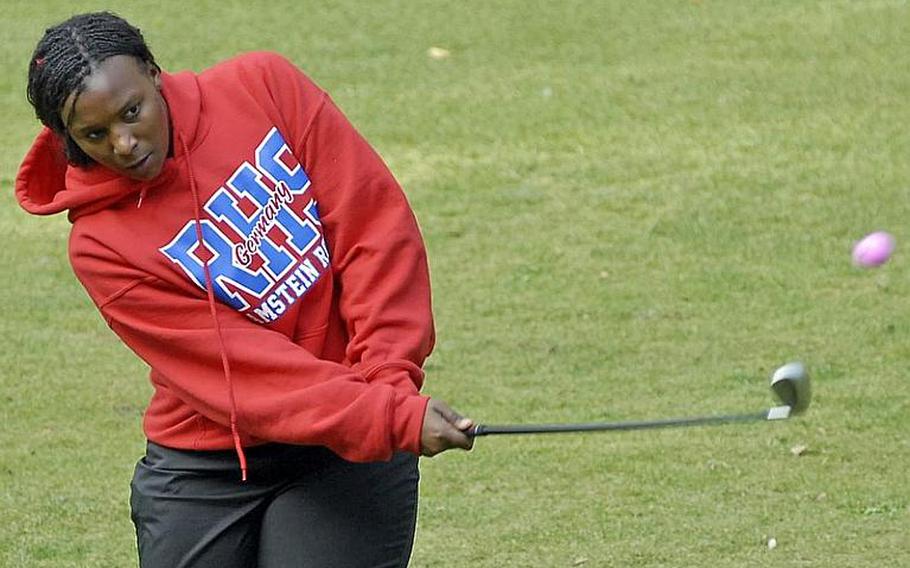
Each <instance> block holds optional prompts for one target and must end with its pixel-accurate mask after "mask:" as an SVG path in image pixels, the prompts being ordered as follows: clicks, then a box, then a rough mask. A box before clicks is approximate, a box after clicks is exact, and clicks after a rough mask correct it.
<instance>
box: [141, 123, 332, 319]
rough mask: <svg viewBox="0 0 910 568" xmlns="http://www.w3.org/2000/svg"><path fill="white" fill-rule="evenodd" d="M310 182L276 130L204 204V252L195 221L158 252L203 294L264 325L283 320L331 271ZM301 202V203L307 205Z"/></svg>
mask: <svg viewBox="0 0 910 568" xmlns="http://www.w3.org/2000/svg"><path fill="white" fill-rule="evenodd" d="M309 187H310V180H309V177H308V176H307V174H306V172H305V171H304V170H303V167H301V166H300V164H299V163H298V162H297V160H296V159H295V158H294V156H293V154H292V153H291V152H290V149H289V147H288V145H287V143H286V142H285V140H284V138H283V137H282V136H281V133H280V132H279V131H278V129H277V128H272V129H271V130H270V131H269V133H268V134H267V135H266V136H265V137H264V138H263V139H262V141H261V142H260V144H259V145H258V146H257V148H256V151H255V153H254V160H253V163H250V162H248V161H246V162H243V163H242V164H240V165H239V166H238V167H237V168H236V169H235V170H234V172H233V173H232V174H231V175H230V176H229V177H228V179H227V181H226V182H225V183H224V185H223V186H221V187H220V188H218V190H216V191H215V192H214V193H213V194H212V196H211V197H210V198H209V199H208V200H207V201H206V202H205V203H204V204H203V207H202V208H203V210H204V211H205V213H206V216H205V218H203V219H200V226H201V229H202V242H203V244H204V251H203V247H201V246H200V244H199V242H198V239H197V233H196V221H195V219H191V220H189V221H187V223H186V224H185V225H184V226H183V228H182V229H181V230H180V231H179V232H178V233H177V235H176V236H175V237H174V238H173V239H172V240H171V241H170V242H169V243H168V244H166V245H164V246H163V247H161V248H160V249H159V250H160V251H161V252H162V253H163V254H164V255H165V256H166V257H167V258H168V259H170V260H171V261H172V262H173V263H174V264H176V265H177V266H179V267H180V268H181V269H182V270H183V272H184V273H185V274H186V275H187V276H188V277H189V278H190V279H191V280H192V281H193V282H195V283H196V285H197V286H199V287H200V288H202V289H205V271H204V259H205V258H208V268H209V273H210V276H211V280H212V285H213V288H214V293H215V296H216V297H217V298H218V299H219V300H220V301H222V302H224V303H225V304H227V305H229V306H231V307H232V308H234V309H235V310H237V311H239V312H241V313H243V314H245V315H246V316H247V317H249V318H250V319H253V320H255V321H258V322H260V323H269V322H272V321H275V320H277V319H278V318H279V317H281V315H282V314H284V313H285V312H286V311H287V310H288V308H290V306H291V305H293V304H294V303H295V302H296V301H297V300H298V299H299V298H301V297H303V296H304V295H305V294H306V293H307V291H308V290H309V289H310V288H311V287H312V286H313V285H314V284H315V283H316V282H317V281H318V280H319V278H320V276H322V274H323V273H324V272H325V271H326V269H327V268H328V266H329V255H328V247H327V246H326V243H325V239H324V237H323V234H322V223H321V222H320V220H319V211H318V207H317V203H316V201H315V199H312V197H310V198H309V199H307V197H306V194H307V190H308V189H309ZM301 204H302V206H301Z"/></svg>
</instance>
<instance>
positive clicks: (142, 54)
mask: <svg viewBox="0 0 910 568" xmlns="http://www.w3.org/2000/svg"><path fill="white" fill-rule="evenodd" d="M115 55H131V56H133V57H135V58H136V59H138V60H140V61H142V62H144V63H146V64H148V65H152V66H154V67H155V68H156V69H159V70H160V67H158V64H157V63H155V57H154V56H153V55H152V53H151V51H149V48H148V46H147V45H146V44H145V39H144V38H143V37H142V33H141V32H140V31H139V28H135V27H133V26H132V25H130V23H129V22H127V21H126V20H124V19H123V18H121V17H119V16H117V15H115V14H113V13H111V12H92V13H88V14H79V15H77V16H73V17H72V18H70V19H68V20H66V21H64V22H61V23H59V24H57V25H56V26H53V27H51V28H48V29H47V30H46V31H45V32H44V37H42V38H41V41H39V42H38V46H37V47H36V48H35V52H34V54H32V59H31V62H30V63H29V66H28V102H29V103H31V105H32V107H34V109H35V114H36V116H37V117H38V120H40V121H41V123H42V124H44V125H45V126H47V127H48V128H50V129H51V130H53V131H54V132H56V133H57V135H58V136H60V138H61V139H62V140H63V142H64V147H65V149H66V156H67V159H68V160H69V161H70V163H71V164H73V165H76V166H88V165H90V164H92V163H93V160H92V159H91V158H90V157H88V155H86V153H85V152H83V151H82V149H81V148H79V146H78V145H77V144H76V142H75V141H74V140H73V139H72V138H71V137H70V136H69V134H68V132H67V126H68V124H67V123H66V122H64V120H63V116H62V112H63V105H64V103H65V102H66V100H67V98H69V97H70V95H74V97H75V98H74V99H73V107H75V104H76V100H77V99H78V97H79V95H80V94H81V93H82V91H83V89H84V88H85V79H86V78H87V77H88V76H89V75H91V74H92V72H93V71H95V70H96V69H97V68H98V66H100V65H101V63H102V62H103V61H104V60H105V59H107V58H109V57H113V56H115Z"/></svg>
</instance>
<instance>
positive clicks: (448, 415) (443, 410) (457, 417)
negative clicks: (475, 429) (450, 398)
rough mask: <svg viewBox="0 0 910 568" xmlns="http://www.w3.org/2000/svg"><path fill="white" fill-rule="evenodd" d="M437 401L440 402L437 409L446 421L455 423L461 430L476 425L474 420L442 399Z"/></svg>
mask: <svg viewBox="0 0 910 568" xmlns="http://www.w3.org/2000/svg"><path fill="white" fill-rule="evenodd" d="M436 402H437V403H438V406H437V409H438V411H439V413H440V414H441V415H442V416H443V418H445V419H446V421H448V422H449V423H450V424H453V425H454V426H455V427H456V428H458V429H459V430H467V429H468V428H470V427H472V426H473V425H474V421H473V420H471V419H470V418H466V417H464V416H462V415H461V414H459V413H458V412H456V411H455V410H454V409H453V408H452V407H450V406H449V405H448V404H446V403H444V402H442V401H441V400H439V401H436Z"/></svg>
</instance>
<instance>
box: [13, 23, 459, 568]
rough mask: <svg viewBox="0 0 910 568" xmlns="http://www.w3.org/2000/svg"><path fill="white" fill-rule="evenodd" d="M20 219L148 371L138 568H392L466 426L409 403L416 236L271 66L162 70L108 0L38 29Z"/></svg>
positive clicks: (422, 316)
mask: <svg viewBox="0 0 910 568" xmlns="http://www.w3.org/2000/svg"><path fill="white" fill-rule="evenodd" d="M28 99H29V101H30V102H31V104H32V106H33V107H34V109H35V112H36V114H37V116H38V118H39V120H40V121H41V122H42V123H43V125H44V128H43V129H42V130H41V131H40V133H39V134H38V136H37V138H36V139H35V141H34V143H33V145H32V146H31V148H30V149H29V150H28V153H27V155H26V157H25V159H24V161H23V163H22V166H21V168H20V170H19V174H18V177H17V179H16V196H17V198H18V200H19V203H20V204H21V205H22V207H23V208H25V209H26V210H27V211H28V212H30V213H32V214H36V215H48V214H54V213H60V212H66V213H67V215H68V218H69V220H70V221H71V223H72V230H71V234H70V238H69V257H70V261H71V264H72V267H73V270H74V272H75V274H76V276H77V277H78V279H79V281H80V282H81V283H82V285H83V286H84V287H85V289H86V291H87V292H88V295H89V296H90V297H91V299H92V301H93V302H94V303H95V305H96V306H97V308H98V310H99V311H100V313H101V315H102V317H103V318H104V320H105V322H107V324H108V326H109V327H110V328H111V330H112V331H113V332H114V333H115V334H116V335H117V336H118V337H119V338H120V339H121V340H122V341H123V343H125V344H126V345H127V346H128V347H129V348H130V349H131V350H132V351H134V352H135V353H136V355H138V356H139V357H140V358H141V359H142V360H143V361H144V362H145V363H146V364H147V365H148V366H149V368H150V374H149V379H150V381H151V385H152V387H153V394H152V397H151V400H150V402H149V405H148V408H147V410H146V413H145V417H144V421H143V426H144V431H145V435H146V437H147V439H148V443H147V452H146V455H145V456H144V457H142V459H141V460H140V461H139V463H138V464H137V466H136V470H135V475H134V477H133V481H132V484H131V490H132V492H131V499H130V506H131V512H132V519H133V522H134V524H135V527H136V533H137V541H138V550H139V558H140V565H141V566H143V567H145V568H175V567H190V566H200V567H218V568H231V567H238V568H239V567H256V566H258V567H262V568H269V567H293V566H307V567H356V566H389V567H392V566H405V565H407V563H408V559H409V556H410V552H411V546H412V542H413V538H414V529H415V522H416V513H417V494H418V487H417V484H418V468H417V461H418V459H417V458H418V456H419V455H421V454H422V455H425V456H432V455H434V454H437V453H439V452H442V451H445V450H448V449H451V448H462V449H469V448H470V447H471V443H472V438H471V437H470V436H469V435H467V432H468V430H469V429H470V428H471V427H472V426H473V423H472V421H471V420H470V419H467V418H464V417H462V416H460V415H459V414H458V413H456V412H455V411H453V410H452V409H451V408H449V407H448V406H447V405H446V404H445V403H443V402H441V401H437V400H433V399H430V398H428V397H426V396H423V395H421V394H419V390H420V388H421V386H422V384H423V379H424V373H423V371H422V370H421V366H422V364H423V362H424V359H425V358H426V357H427V356H428V355H429V353H430V351H431V349H432V347H433V342H434V331H433V321H432V313H431V306H430V282H429V275H428V270H427V261H426V253H425V248H424V245H423V242H422V238H421V235H420V233H419V230H418V226H417V223H416V221H415V218H414V215H413V213H412V211H411V209H410V207H409V205H408V203H407V201H406V199H405V197H404V195H403V193H402V191H401V189H400V187H399V185H398V184H397V182H396V181H395V179H394V178H393V176H392V174H391V173H390V172H389V170H388V169H387V168H386V166H385V165H384V164H383V162H382V160H381V159H380V157H379V156H378V155H377V154H376V152H374V151H373V149H372V148H371V147H370V145H369V144H368V143H367V142H366V141H365V140H364V139H363V138H361V137H360V135H358V133H357V132H356V131H355V129H354V128H353V127H352V126H351V124H350V123H349V122H348V121H347V120H346V119H345V117H344V115H343V114H342V113H341V111H340V110H339V109H338V108H337V107H336V106H335V104H334V103H333V102H332V100H331V99H330V98H329V96H328V95H327V94H326V93H325V92H323V91H322V90H321V89H320V88H319V87H317V86H316V85H315V84H314V83H313V82H312V81H310V80H309V79H308V78H307V77H306V76H305V75H304V74H303V73H302V72H301V71H300V70H298V69H297V68H296V67H295V66H294V65H293V64H291V63H290V62H289V61H288V60H286V59H284V58H283V57H281V56H278V55H275V54H271V53H251V54H246V55H241V56H239V57H236V58H233V59H230V60H227V61H225V62H222V63H220V64H218V65H215V66H213V67H211V68H210V69H207V70H205V71H203V72H201V73H198V74H197V73H193V72H180V73H176V74H170V73H166V72H164V71H162V70H161V68H160V67H159V66H158V64H157V63H156V61H155V58H154V57H153V55H152V53H151V52H150V51H149V48H148V47H147V45H146V43H145V41H144V39H143V37H142V35H141V33H140V31H139V30H138V29H137V28H135V27H134V26H132V25H131V24H130V23H128V22H126V21H125V20H123V19H121V18H120V17H118V16H116V15H113V14H111V13H107V12H101V13H89V14H81V15H77V16H74V17H72V18H70V19H68V20H67V21H65V22H62V23H60V24H58V25H56V26H54V27H51V28H50V29H48V30H47V31H46V32H45V34H44V36H43V37H42V38H41V40H40V41H39V43H38V45H37V48H36V49H35V52H34V54H33V56H32V58H31V61H30V62H29V66H28Z"/></svg>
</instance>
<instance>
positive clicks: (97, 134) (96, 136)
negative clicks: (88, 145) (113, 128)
mask: <svg viewBox="0 0 910 568" xmlns="http://www.w3.org/2000/svg"><path fill="white" fill-rule="evenodd" d="M85 139H86V140H90V141H92V142H98V141H99V140H103V139H104V131H103V130H92V131H89V132H87V133H86V134H85Z"/></svg>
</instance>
